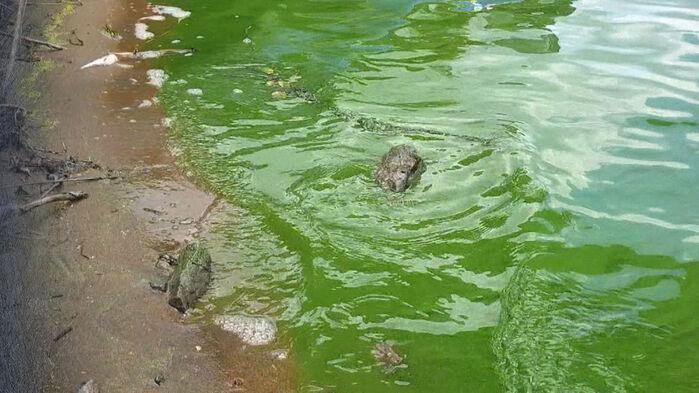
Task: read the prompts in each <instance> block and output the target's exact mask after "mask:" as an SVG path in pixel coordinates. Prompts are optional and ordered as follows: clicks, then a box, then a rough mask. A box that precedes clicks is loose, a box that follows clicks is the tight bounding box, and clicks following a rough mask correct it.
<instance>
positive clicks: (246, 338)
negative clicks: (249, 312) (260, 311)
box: [215, 315, 277, 345]
mask: <svg viewBox="0 0 699 393" xmlns="http://www.w3.org/2000/svg"><path fill="white" fill-rule="evenodd" d="M215 322H216V324H217V325H218V326H219V327H221V329H223V330H225V331H227V332H231V333H234V334H235V335H237V336H238V337H239V338H240V339H241V340H242V341H243V342H244V343H246V344H248V345H267V344H269V343H271V342H272V341H274V337H275V336H276V334H277V327H276V326H275V324H274V322H273V321H272V320H271V319H269V318H265V317H248V316H244V315H234V316H219V317H216V319H215Z"/></svg>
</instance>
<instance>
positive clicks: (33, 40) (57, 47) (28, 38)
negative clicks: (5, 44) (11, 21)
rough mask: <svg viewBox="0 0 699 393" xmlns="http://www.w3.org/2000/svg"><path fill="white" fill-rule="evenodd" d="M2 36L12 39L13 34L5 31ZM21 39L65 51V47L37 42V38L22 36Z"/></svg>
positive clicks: (1, 32)
mask: <svg viewBox="0 0 699 393" xmlns="http://www.w3.org/2000/svg"><path fill="white" fill-rule="evenodd" d="M0 35H4V36H8V37H12V34H10V33H6V32H4V31H0ZM20 38H21V39H22V40H23V41H27V42H31V43H32V44H37V45H44V46H47V47H49V48H51V49H53V50H64V49H65V48H64V47H62V46H60V45H56V44H52V43H50V42H48V41H42V40H37V39H36V38H30V37H26V36H21V37H20Z"/></svg>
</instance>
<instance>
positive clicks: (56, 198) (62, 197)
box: [19, 191, 87, 213]
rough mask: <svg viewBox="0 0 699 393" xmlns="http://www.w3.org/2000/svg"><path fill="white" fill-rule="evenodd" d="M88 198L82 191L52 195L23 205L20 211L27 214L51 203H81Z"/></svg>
mask: <svg viewBox="0 0 699 393" xmlns="http://www.w3.org/2000/svg"><path fill="white" fill-rule="evenodd" d="M85 198H87V193H85V192H81V191H71V192H65V193H62V194H56V195H51V196H47V197H44V198H40V199H37V200H36V201H33V202H29V203H27V204H26V205H23V206H22V207H20V208H19V210H21V211H22V213H26V212H28V211H30V210H32V209H34V208H35V207H39V206H43V205H46V204H49V203H54V202H75V201H79V200H81V199H85Z"/></svg>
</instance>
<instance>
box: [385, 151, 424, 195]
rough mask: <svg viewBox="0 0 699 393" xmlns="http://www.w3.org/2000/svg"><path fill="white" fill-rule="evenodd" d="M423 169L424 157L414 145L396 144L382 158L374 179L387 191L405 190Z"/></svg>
mask: <svg viewBox="0 0 699 393" xmlns="http://www.w3.org/2000/svg"><path fill="white" fill-rule="evenodd" d="M423 171H424V164H423V162H422V158H420V156H419V155H418V154H417V150H415V148H414V147H412V146H408V145H399V146H394V147H392V148H391V150H389V151H388V153H386V155H384V156H383V158H381V163H379V166H378V168H376V172H375V173H374V181H375V182H376V184H378V185H379V187H381V188H382V189H383V190H385V191H393V192H403V191H405V190H406V189H407V188H408V187H410V185H411V183H413V182H414V181H415V180H416V179H417V178H418V177H419V176H420V174H421V173H422V172H423Z"/></svg>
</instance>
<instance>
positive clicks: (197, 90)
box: [187, 89, 204, 96]
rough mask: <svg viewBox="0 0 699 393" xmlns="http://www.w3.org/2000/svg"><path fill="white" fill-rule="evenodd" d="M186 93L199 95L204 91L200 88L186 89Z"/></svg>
mask: <svg viewBox="0 0 699 393" xmlns="http://www.w3.org/2000/svg"><path fill="white" fill-rule="evenodd" d="M187 94H189V95H193V96H200V95H202V94H204V92H203V91H202V90H201V89H187Z"/></svg>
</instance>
